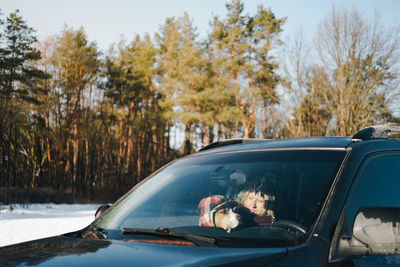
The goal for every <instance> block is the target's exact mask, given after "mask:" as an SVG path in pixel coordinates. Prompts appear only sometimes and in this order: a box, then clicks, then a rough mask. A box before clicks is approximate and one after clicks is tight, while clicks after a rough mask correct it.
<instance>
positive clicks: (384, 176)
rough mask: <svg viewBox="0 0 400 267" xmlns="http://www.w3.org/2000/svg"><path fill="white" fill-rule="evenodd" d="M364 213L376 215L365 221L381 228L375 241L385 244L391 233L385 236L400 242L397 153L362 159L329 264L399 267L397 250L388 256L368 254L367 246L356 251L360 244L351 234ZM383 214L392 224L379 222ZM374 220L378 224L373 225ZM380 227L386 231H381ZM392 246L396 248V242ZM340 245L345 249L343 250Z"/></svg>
mask: <svg viewBox="0 0 400 267" xmlns="http://www.w3.org/2000/svg"><path fill="white" fill-rule="evenodd" d="M364 210H373V211H374V212H375V213H374V214H377V215H374V216H373V217H371V216H369V220H374V222H375V226H374V227H375V228H376V229H379V228H380V229H381V230H378V231H375V232H376V233H378V235H377V242H380V241H379V238H383V242H385V237H384V236H385V235H386V234H388V233H389V232H393V231H395V232H396V233H394V234H391V233H389V234H390V235H392V236H393V237H394V238H395V239H396V240H397V238H399V239H398V240H399V241H400V235H399V234H400V229H399V228H400V151H386V152H379V153H373V154H370V155H369V156H367V157H366V158H365V159H364V160H363V163H362V164H361V166H360V168H359V170H358V171H357V174H356V176H355V179H354V181H353V185H352V187H351V189H350V191H349V194H348V197H347V199H346V202H345V206H344V208H343V211H342V214H341V218H340V220H339V223H338V227H337V229H336V232H335V234H334V238H333V241H332V246H331V254H330V261H331V262H336V263H335V264H334V265H333V266H365V267H368V266H399V265H400V251H396V249H393V251H391V252H390V253H386V252H385V253H383V252H379V253H376V252H372V253H371V247H369V248H368V246H367V247H365V251H366V252H364V253H363V252H361V253H358V252H357V250H358V249H359V248H362V247H363V246H364V243H359V242H358V240H360V239H357V240H356V241H357V242H355V241H354V240H355V238H354V235H355V233H354V232H353V231H356V230H354V229H358V228H355V227H357V226H356V225H355V224H354V222H355V221H356V218H357V216H358V215H360V214H361V215H362V214H363V211H364ZM386 211H388V212H389V214H390V216H391V217H390V216H389V217H390V218H394V219H393V221H392V222H391V223H392V225H391V224H390V223H389V224H387V223H388V222H389V221H390V220H386V219H382V218H384V217H385V216H386V215H384V214H386V213H387V212H386ZM376 212H377V213H376ZM381 217H382V218H381ZM385 218H386V217H385ZM377 220H379V223H380V224H376V221H377ZM385 223H386V224H385ZM381 225H382V226H381ZM384 225H388V227H389V228H388V229H385V228H384ZM379 231H381V232H379ZM395 243H396V245H395V247H397V248H398V247H399V244H400V242H395ZM342 244H346V246H345V247H343V246H342ZM348 244H350V245H348ZM358 246H359V247H358ZM352 253H353V255H352ZM363 254H364V255H363ZM365 254H372V255H365Z"/></svg>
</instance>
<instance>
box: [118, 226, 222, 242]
mask: <svg viewBox="0 0 400 267" xmlns="http://www.w3.org/2000/svg"><path fill="white" fill-rule="evenodd" d="M122 234H124V235H129V234H131V235H132V234H138V235H156V236H159V237H175V238H179V239H183V240H187V241H190V242H193V243H194V244H196V245H197V246H207V247H210V246H214V247H215V246H216V243H215V239H214V238H211V237H205V236H200V235H192V234H185V233H180V232H176V231H174V230H172V229H170V228H164V227H158V228H157V229H141V228H123V229H122Z"/></svg>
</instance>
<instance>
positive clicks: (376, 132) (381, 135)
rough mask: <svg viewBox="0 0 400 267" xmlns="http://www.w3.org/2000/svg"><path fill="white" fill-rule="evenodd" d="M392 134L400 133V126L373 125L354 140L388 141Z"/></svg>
mask: <svg viewBox="0 0 400 267" xmlns="http://www.w3.org/2000/svg"><path fill="white" fill-rule="evenodd" d="M392 133H397V134H398V133H400V126H394V125H373V126H369V127H366V128H364V129H362V130H360V131H359V132H358V133H356V134H355V135H353V137H352V138H353V139H361V140H371V139H388V138H389V137H390V134H392Z"/></svg>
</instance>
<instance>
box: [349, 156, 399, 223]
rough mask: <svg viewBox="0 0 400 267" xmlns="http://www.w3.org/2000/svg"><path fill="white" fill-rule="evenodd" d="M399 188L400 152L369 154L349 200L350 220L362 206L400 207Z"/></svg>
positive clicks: (350, 220)
mask: <svg viewBox="0 0 400 267" xmlns="http://www.w3.org/2000/svg"><path fill="white" fill-rule="evenodd" d="M399 188H400V153H396V154H393V153H392V154H377V155H372V156H369V157H368V158H367V159H366V160H365V161H364V163H363V164H362V166H361V168H360V170H359V172H358V175H357V177H356V179H355V184H354V185H353V190H352V192H351V193H350V195H349V199H348V201H347V205H346V210H347V218H348V219H349V222H352V218H354V217H355V215H356V213H357V211H358V210H359V209H360V208H361V207H400V198H399V192H400V191H399V190H400V189H399ZM350 227H351V226H350Z"/></svg>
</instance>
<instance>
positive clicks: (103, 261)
mask: <svg viewBox="0 0 400 267" xmlns="http://www.w3.org/2000/svg"><path fill="white" fill-rule="evenodd" d="M293 148H295V149H296V148H310V149H311V148H317V149H346V150H347V156H346V159H345V161H344V163H343V166H342V168H341V169H340V171H339V173H338V174H337V177H336V179H335V182H334V184H333V187H332V190H331V191H330V193H329V195H328V198H327V202H326V203H325V206H324V208H323V210H322V212H321V214H320V217H319V219H318V221H317V223H316V225H315V227H314V229H313V231H312V232H311V234H310V236H309V238H308V240H307V241H306V242H305V243H303V244H301V245H298V246H294V247H288V248H241V249H238V248H212V247H185V246H171V245H168V246H167V245H155V244H142V243H134V242H124V241H104V240H100V241H93V240H83V239H80V238H76V237H75V238H73V237H55V238H49V239H43V240H41V241H37V242H35V241H33V242H27V243H22V244H18V245H14V246H8V247H3V248H0V265H1V266H3V265H4V266H7V265H19V264H22V265H37V264H39V265H42V266H67V265H72V266H110V265H111V266H124V265H135V266H158V265H162V266H168V265H172V266H179V265H185V266H209V265H249V266H250V265H255V266H257V265H268V266H299V265H300V266H331V265H330V264H329V263H328V258H329V257H328V255H329V249H330V245H331V240H332V236H333V233H334V231H335V229H336V225H337V222H338V218H339V216H340V214H341V212H342V209H343V205H344V203H345V201H346V198H347V195H348V192H349V188H350V187H351V185H352V183H353V178H354V176H355V175H356V173H357V171H358V167H359V166H360V165H361V163H362V162H363V160H364V158H365V157H366V156H367V155H369V154H371V153H376V152H378V151H388V150H397V151H400V141H399V140H384V141H382V140H379V139H378V140H369V141H359V140H352V139H351V138H349V137H338V138H307V139H301V138H299V139H291V140H283V141H266V142H265V141H264V142H251V143H245V144H235V145H231V146H227V147H219V148H215V149H211V150H206V151H203V152H200V154H208V153H224V152H227V151H244V150H247V151H248V150H257V149H268V150H269V149H272V150H274V149H293ZM191 156H196V154H195V155H191ZM191 156H189V157H191ZM132 190H134V189H132ZM56 244H59V246H57V245H56ZM359 260H362V258H360V259H355V261H359ZM332 266H353V263H352V262H351V261H350V262H342V263H336V264H334V265H332Z"/></svg>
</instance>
